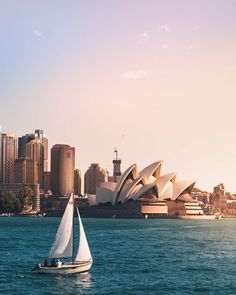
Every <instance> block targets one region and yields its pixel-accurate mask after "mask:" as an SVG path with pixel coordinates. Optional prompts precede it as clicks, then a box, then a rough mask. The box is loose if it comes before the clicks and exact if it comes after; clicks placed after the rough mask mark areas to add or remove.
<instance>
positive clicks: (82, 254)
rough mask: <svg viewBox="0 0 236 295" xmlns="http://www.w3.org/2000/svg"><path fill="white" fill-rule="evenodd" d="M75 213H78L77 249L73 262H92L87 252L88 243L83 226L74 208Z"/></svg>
mask: <svg viewBox="0 0 236 295" xmlns="http://www.w3.org/2000/svg"><path fill="white" fill-rule="evenodd" d="M76 209H77V213H78V219H79V233H80V235H79V248H78V253H77V255H76V258H75V261H77V262H78V261H88V260H90V261H92V256H91V253H90V250H89V245H88V241H87V238H86V235H85V232H84V228H83V224H82V221H81V218H80V214H79V210H78V208H77V206H76Z"/></svg>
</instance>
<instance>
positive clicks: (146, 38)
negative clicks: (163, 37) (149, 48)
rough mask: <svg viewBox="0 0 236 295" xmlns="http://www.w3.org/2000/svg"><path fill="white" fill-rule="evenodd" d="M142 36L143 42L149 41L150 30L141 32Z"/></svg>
mask: <svg viewBox="0 0 236 295" xmlns="http://www.w3.org/2000/svg"><path fill="white" fill-rule="evenodd" d="M140 38H141V41H142V42H147V41H148V40H149V39H150V34H149V32H147V31H145V32H143V33H141V34H140Z"/></svg>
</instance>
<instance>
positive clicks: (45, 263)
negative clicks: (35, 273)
mask: <svg viewBox="0 0 236 295" xmlns="http://www.w3.org/2000/svg"><path fill="white" fill-rule="evenodd" d="M43 265H44V266H49V262H48V259H47V258H46V259H45V260H44V262H43Z"/></svg>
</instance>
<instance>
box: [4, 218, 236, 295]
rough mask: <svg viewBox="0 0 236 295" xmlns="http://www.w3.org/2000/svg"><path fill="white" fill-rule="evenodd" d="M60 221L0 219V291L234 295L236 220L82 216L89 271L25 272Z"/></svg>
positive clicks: (45, 247)
mask: <svg viewBox="0 0 236 295" xmlns="http://www.w3.org/2000/svg"><path fill="white" fill-rule="evenodd" d="M59 221H60V219H59V218H34V217H28V218H17V217H9V218H8V217H1V218H0V293H1V294H10V295H11V294H18V295H20V294H22V295H23V294H31V295H38V294H54V295H55V294H63V295H64V294H93V295H95V294H102V295H105V294H107V295H108V294H109V295H112V294H135V295H141V294H160V295H161V294H168V295H169V294H170V295H172V294H178V295H180V294H181V295H183V294H186V295H191V294H216V295H221V294H222V295H227V294H230V295H233V294H236V279H235V278H236V219H221V220H209V221H207V220H206V221H199V220H197V221H191V220H188V221H185V220H167V219H165V220H164V219H163V220H128V219H92V218H91V219H83V224H84V228H85V231H86V235H87V237H88V241H89V244H90V249H91V252H92V255H93V259H94V263H93V266H92V268H91V271H90V272H89V273H84V274H77V275H67V276H51V275H43V274H41V275H40V274H37V273H33V272H31V269H32V268H33V267H34V265H35V264H37V263H38V262H42V261H43V260H44V258H45V257H46V256H47V254H48V252H49V250H50V246H51V244H52V242H53V239H54V237H55V232H56V230H57V226H58V224H59Z"/></svg>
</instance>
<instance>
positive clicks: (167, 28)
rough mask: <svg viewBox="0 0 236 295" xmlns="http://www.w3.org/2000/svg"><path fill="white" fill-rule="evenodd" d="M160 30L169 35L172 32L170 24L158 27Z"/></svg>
mask: <svg viewBox="0 0 236 295" xmlns="http://www.w3.org/2000/svg"><path fill="white" fill-rule="evenodd" d="M158 30H159V31H160V32H168V33H169V32H170V26H169V25H168V24H164V25H160V26H159V27H158Z"/></svg>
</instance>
